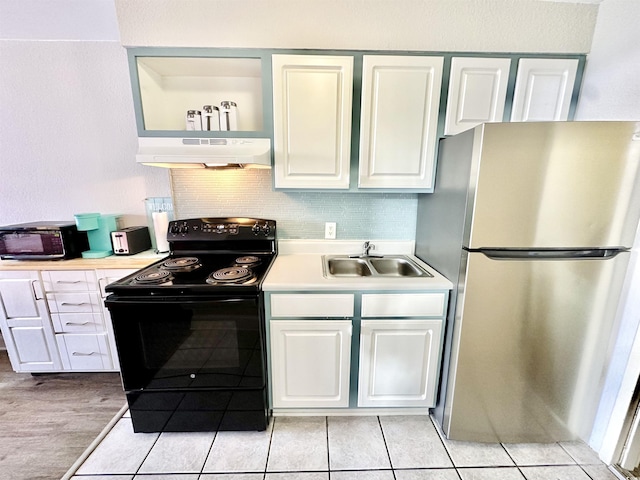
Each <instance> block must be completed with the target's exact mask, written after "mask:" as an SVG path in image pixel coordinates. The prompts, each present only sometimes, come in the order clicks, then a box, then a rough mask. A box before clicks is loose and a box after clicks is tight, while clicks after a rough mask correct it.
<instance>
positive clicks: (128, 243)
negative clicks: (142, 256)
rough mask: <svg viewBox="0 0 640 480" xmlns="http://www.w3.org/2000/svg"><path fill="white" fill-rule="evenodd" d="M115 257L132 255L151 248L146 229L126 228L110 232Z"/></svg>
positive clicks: (147, 229)
mask: <svg viewBox="0 0 640 480" xmlns="http://www.w3.org/2000/svg"><path fill="white" fill-rule="evenodd" d="M111 244H112V245H113V253H114V254H115V255H134V254H136V253H140V252H144V251H145V250H149V249H150V248H151V237H150V236H149V228H148V227H127V228H123V229H120V230H116V231H115V232H111Z"/></svg>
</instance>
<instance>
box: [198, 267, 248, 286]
mask: <svg viewBox="0 0 640 480" xmlns="http://www.w3.org/2000/svg"><path fill="white" fill-rule="evenodd" d="M255 281H256V277H255V275H254V274H253V272H252V271H251V269H250V268H248V267H242V266H235V267H227V268H221V269H220V270H216V271H215V272H213V273H212V274H211V275H209V277H208V278H207V283H208V284H210V285H249V284H251V283H253V282H255Z"/></svg>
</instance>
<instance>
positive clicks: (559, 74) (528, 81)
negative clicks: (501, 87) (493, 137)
mask: <svg viewBox="0 0 640 480" xmlns="http://www.w3.org/2000/svg"><path fill="white" fill-rule="evenodd" d="M577 70H578V60H577V59H562V58H560V59H558V58H521V59H520V61H519V62H518V75H517V77H516V87H515V92H514V94H513V107H512V110H511V121H512V122H543V121H552V120H567V119H568V117H569V107H570V106H571V95H572V94H573V84H574V83H575V80H576V72H577Z"/></svg>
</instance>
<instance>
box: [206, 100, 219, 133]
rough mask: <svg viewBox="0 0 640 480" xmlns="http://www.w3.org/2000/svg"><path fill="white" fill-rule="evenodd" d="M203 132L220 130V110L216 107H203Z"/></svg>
mask: <svg viewBox="0 0 640 480" xmlns="http://www.w3.org/2000/svg"><path fill="white" fill-rule="evenodd" d="M202 130H208V131H218V130H220V109H219V108H218V107H216V106H215V105H205V106H204V107H202Z"/></svg>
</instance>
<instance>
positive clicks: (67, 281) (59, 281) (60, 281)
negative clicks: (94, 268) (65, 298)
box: [56, 280, 82, 285]
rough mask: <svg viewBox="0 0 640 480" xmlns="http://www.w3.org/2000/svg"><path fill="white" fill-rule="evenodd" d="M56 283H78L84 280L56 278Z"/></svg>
mask: <svg viewBox="0 0 640 480" xmlns="http://www.w3.org/2000/svg"><path fill="white" fill-rule="evenodd" d="M56 283H57V284H61V285H76V284H78V283H82V280H56Z"/></svg>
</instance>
